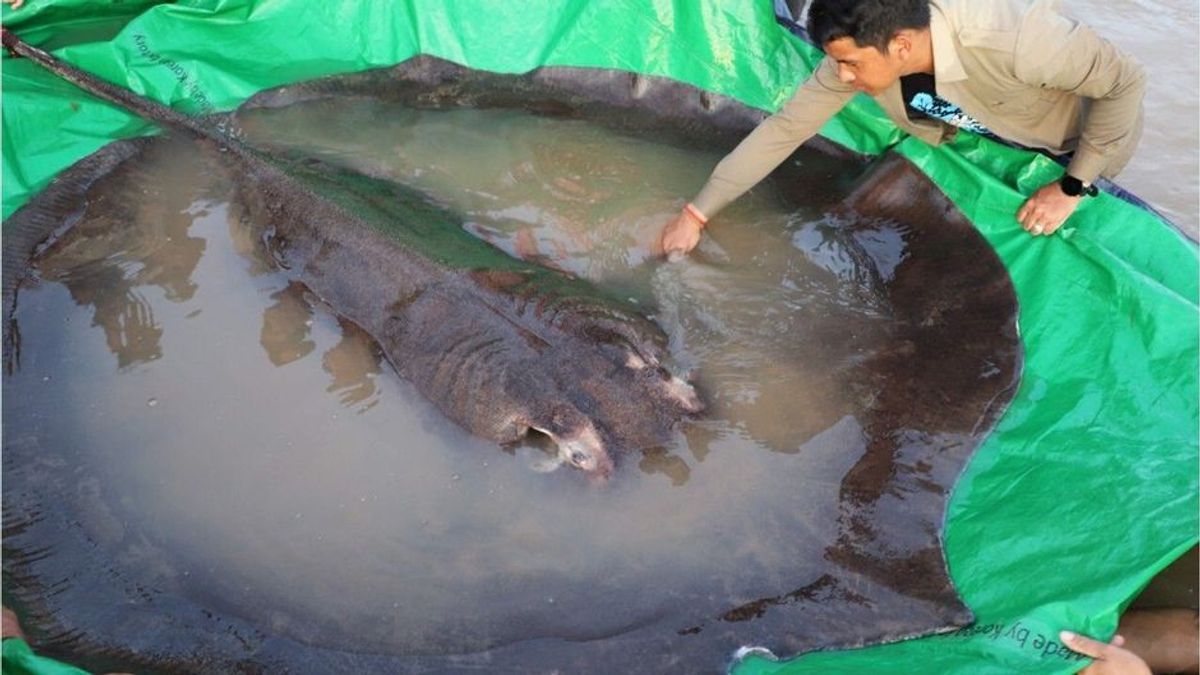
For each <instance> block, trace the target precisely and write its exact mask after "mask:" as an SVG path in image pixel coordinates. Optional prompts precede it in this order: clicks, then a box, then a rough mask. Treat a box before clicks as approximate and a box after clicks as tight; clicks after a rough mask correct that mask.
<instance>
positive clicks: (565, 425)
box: [530, 406, 613, 478]
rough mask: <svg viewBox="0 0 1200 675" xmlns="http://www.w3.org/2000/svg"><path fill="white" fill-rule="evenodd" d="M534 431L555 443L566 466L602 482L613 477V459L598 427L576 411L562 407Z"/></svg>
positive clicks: (533, 426) (534, 426)
mask: <svg viewBox="0 0 1200 675" xmlns="http://www.w3.org/2000/svg"><path fill="white" fill-rule="evenodd" d="M530 427H531V428H532V429H533V430H534V431H538V432H540V433H543V434H545V435H546V436H547V437H549V438H550V440H552V441H554V444H555V445H556V446H557V447H558V457H559V459H560V460H561V461H562V462H563V463H564V464H568V465H570V466H573V467H575V468H577V469H580V470H582V471H584V472H586V473H588V474H591V475H593V476H597V477H601V478H607V477H608V476H609V475H611V474H612V471H613V460H612V456H611V455H610V454H609V452H608V448H607V446H606V445H605V443H604V440H603V439H602V438H601V436H600V433H599V432H598V431H597V430H596V425H595V424H593V423H592V421H591V420H590V419H588V418H587V417H586V416H585V415H584V414H583V413H581V412H579V411H578V410H576V409H575V408H572V407H569V406H560V407H559V408H557V409H556V410H555V411H554V412H553V413H552V414H551V415H550V416H549V418H548V419H546V420H544V422H543V423H541V424H538V423H534V424H532V425H530Z"/></svg>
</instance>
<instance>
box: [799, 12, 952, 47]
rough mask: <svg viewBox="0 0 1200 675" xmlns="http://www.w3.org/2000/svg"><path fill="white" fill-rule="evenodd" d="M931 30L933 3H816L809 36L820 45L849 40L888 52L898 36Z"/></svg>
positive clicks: (812, 13) (810, 13)
mask: <svg viewBox="0 0 1200 675" xmlns="http://www.w3.org/2000/svg"><path fill="white" fill-rule="evenodd" d="M928 27H929V0H812V4H811V5H809V7H808V36H809V37H810V38H812V40H813V42H815V43H816V44H818V45H827V44H829V43H830V42H832V41H833V40H837V39H838V38H844V37H848V38H853V39H854V43H855V44H857V45H858V46H859V47H874V48H876V49H878V50H879V51H881V52H886V51H887V46H888V43H889V42H891V40H892V38H893V37H895V36H896V33H899V32H900V31H902V30H904V29H905V28H912V29H914V30H920V29H922V28H928Z"/></svg>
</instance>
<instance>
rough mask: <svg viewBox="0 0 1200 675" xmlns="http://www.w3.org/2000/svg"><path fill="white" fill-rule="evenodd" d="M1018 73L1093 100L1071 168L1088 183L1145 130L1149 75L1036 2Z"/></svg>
mask: <svg viewBox="0 0 1200 675" xmlns="http://www.w3.org/2000/svg"><path fill="white" fill-rule="evenodd" d="M1017 53H1018V58H1017V61H1016V75H1017V77H1018V78H1019V79H1020V80H1021V81H1023V82H1025V83H1027V84H1029V85H1032V86H1036V87H1043V88H1047V89H1056V90H1059V91H1064V92H1067V93H1070V94H1074V95H1076V96H1081V97H1084V98H1088V99H1091V105H1090V108H1088V109H1087V110H1086V113H1085V117H1084V119H1083V120H1082V126H1081V129H1080V136H1079V143H1078V147H1077V148H1076V149H1075V155H1074V157H1072V158H1071V163H1070V165H1069V166H1068V167H1067V172H1068V173H1070V174H1071V175H1072V176H1075V177H1076V178H1079V179H1080V180H1082V181H1084V182H1088V183H1091V182H1094V181H1095V180H1096V178H1097V177H1098V176H1100V175H1101V174H1104V175H1111V174H1112V173H1114V172H1115V169H1119V168H1120V167H1119V166H1116V167H1114V166H1112V164H1113V163H1114V161H1117V160H1118V159H1121V160H1123V159H1125V158H1128V156H1129V154H1131V152H1132V148H1131V147H1130V144H1132V143H1136V142H1137V140H1138V137H1139V136H1140V132H1141V123H1142V98H1143V96H1144V94H1145V91H1146V74H1145V72H1144V71H1143V70H1142V67H1141V66H1140V65H1139V64H1138V63H1137V62H1136V61H1134V60H1133V59H1132V58H1130V57H1129V56H1127V55H1126V54H1124V53H1122V52H1121V50H1119V49H1117V47H1116V46H1114V45H1113V44H1112V43H1110V42H1108V41H1107V40H1105V39H1103V38H1101V37H1100V36H1099V35H1097V34H1096V33H1095V32H1094V31H1092V29H1091V28H1088V27H1087V26H1085V25H1083V24H1082V23H1079V22H1078V21H1075V20H1073V19H1070V18H1067V17H1064V16H1062V15H1061V14H1059V13H1058V12H1057V11H1055V9H1054V6H1053V4H1051V3H1048V2H1044V3H1038V5H1036V6H1035V7H1034V8H1033V9H1031V11H1030V12H1029V13H1028V14H1027V15H1026V16H1025V19H1024V21H1023V22H1022V26H1021V33H1020V37H1019V38H1018V50H1017Z"/></svg>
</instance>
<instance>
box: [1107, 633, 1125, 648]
mask: <svg viewBox="0 0 1200 675" xmlns="http://www.w3.org/2000/svg"><path fill="white" fill-rule="evenodd" d="M1108 644H1110V645H1112V646H1114V647H1124V646H1125V636H1124V635H1114V636H1113V639H1111V640H1109V641H1108Z"/></svg>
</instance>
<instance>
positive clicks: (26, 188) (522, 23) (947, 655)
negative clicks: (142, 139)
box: [3, 0, 1200, 673]
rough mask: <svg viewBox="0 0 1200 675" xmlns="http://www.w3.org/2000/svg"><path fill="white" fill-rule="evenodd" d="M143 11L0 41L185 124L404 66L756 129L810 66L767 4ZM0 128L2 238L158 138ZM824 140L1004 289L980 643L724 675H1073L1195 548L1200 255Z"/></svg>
mask: <svg viewBox="0 0 1200 675" xmlns="http://www.w3.org/2000/svg"><path fill="white" fill-rule="evenodd" d="M151 5H153V3H145V2H134V3H127V2H119V1H114V2H111V3H102V2H82V1H80V0H60V1H48V2H39V1H38V0H30V2H28V3H27V4H26V6H25V7H24V8H22V9H21V10H18V11H16V12H13V11H11V10H9V9H8V8H7V6H6V7H5V10H4V20H5V24H6V25H7V26H8V27H9V28H11V29H13V30H16V31H17V32H18V33H19V34H21V35H22V37H24V38H26V39H28V40H30V41H31V42H33V43H35V44H37V43H40V44H42V45H45V46H49V47H59V48H58V49H57V50H56V53H57V54H58V55H59V56H61V57H62V58H65V59H66V60H68V61H71V62H73V63H76V64H78V65H80V66H81V67H83V68H85V69H87V70H89V71H92V72H95V73H97V74H99V75H101V76H102V77H105V78H108V79H110V80H112V81H115V82H118V83H120V84H123V85H125V86H128V87H130V88H131V89H133V90H135V91H138V92H141V93H144V94H146V95H148V96H150V97H151V98H154V99H157V100H159V101H164V102H167V103H170V104H171V105H173V106H175V107H177V108H178V109H180V110H183V111H186V112H190V113H204V112H212V111H220V110H227V109H230V108H232V107H234V106H236V105H237V104H238V103H240V102H241V101H242V100H244V99H245V98H246V97H248V96H249V95H251V94H253V93H255V92H257V91H259V90H262V89H265V88H268V87H273V86H278V85H281V84H285V83H288V82H294V81H299V80H306V79H311V78H315V77H320V76H323V75H329V74H334V73H344V72H352V71H358V70H363V69H367V68H374V67H381V66H387V65H391V64H394V63H397V62H399V61H402V60H404V59H406V58H409V57H411V56H413V55H416V54H419V53H425V54H431V55H435V56H439V57H442V58H446V59H449V60H452V61H455V62H458V63H462V64H464V65H467V66H470V67H473V68H477V69H482V70H490V71H495V72H504V73H517V72H524V71H527V70H530V69H533V68H536V67H538V66H541V65H564V66H593V67H602V68H618V69H624V70H630V71H634V72H639V73H643V74H651V75H661V76H666V77H671V78H674V79H678V80H682V81H686V82H688V83H691V84H693V85H696V86H699V87H701V88H704V89H707V90H710V91H714V92H718V93H721V94H726V95H729V96H733V97H735V98H738V99H739V100H741V101H743V102H745V103H747V104H749V105H753V106H756V107H760V108H763V109H766V110H773V109H775V108H777V107H778V106H779V105H781V104H782V103H783V101H784V100H786V98H787V97H788V96H789V95H790V94H791V93H792V91H793V90H794V89H795V87H796V85H797V84H798V82H799V81H800V80H801V79H802V78H803V77H804V75H805V74H806V73H807V72H809V71H810V70H811V68H812V66H813V65H814V64H815V63H816V61H817V60H818V59H819V58H820V56H821V55H820V53H819V51H817V50H815V49H814V48H813V47H811V46H810V45H807V44H805V43H803V42H802V41H801V40H798V39H797V38H795V37H794V36H792V35H790V34H789V33H788V32H787V31H786V30H785V29H783V28H782V27H780V26H779V25H778V24H777V23H776V22H775V20H774V17H773V15H772V12H771V6H770V3H768V2H761V3H737V4H731V3H727V2H720V1H719V0H701V1H698V0H687V1H686V2H685V1H683V0H608V1H606V2H581V1H578V0H539V1H538V2H537V3H496V2H488V1H487V0H453V1H451V0H406V1H405V2H376V3H310V2H303V1H301V0H270V1H266V0H264V1H258V2H255V1H253V0H229V1H223V0H213V1H211V2H203V1H196V2H188V3H180V4H175V5H156V6H151ZM130 17H134V18H132V20H129V21H128V23H127V24H126V20H127V19H129V18H130ZM122 26H123V27H122ZM3 113H4V114H3V143H4V145H3V156H4V162H3V165H4V173H3V180H4V183H3V200H4V202H3V211H4V216H5V217H6V218H7V216H8V215H9V214H11V213H12V212H13V211H14V210H15V209H16V208H19V207H20V205H21V204H23V203H24V202H25V201H26V200H27V199H28V198H29V197H30V196H31V195H32V194H34V193H36V192H37V191H38V190H39V189H41V188H42V187H44V186H45V185H46V184H47V183H48V182H49V180H50V179H51V178H52V177H53V176H54V174H55V173H57V172H58V171H60V170H62V169H63V168H65V167H66V166H68V165H70V164H71V163H72V162H74V161H76V160H78V159H79V158H81V157H83V156H85V155H87V154H88V153H90V152H92V151H94V150H96V149H97V148H99V147H101V146H102V145H104V144H105V143H107V142H109V141H110V140H112V139H116V138H123V137H129V136H134V135H139V134H148V133H154V131H155V130H154V129H153V127H151V126H150V125H148V124H146V123H144V122H142V121H141V120H138V119H134V118H132V117H131V116H129V115H128V114H126V113H124V112H121V111H118V110H116V109H114V108H112V107H110V106H108V105H107V104H104V103H100V102H98V101H96V100H94V99H92V98H91V97H89V96H87V95H85V94H83V93H81V92H79V91H78V90H75V89H74V88H73V87H71V86H70V85H67V84H65V83H62V82H60V81H57V80H55V79H54V78H53V77H52V76H51V75H49V74H48V73H45V72H43V71H41V70H39V69H37V68H36V67H35V66H34V65H32V64H29V63H24V62H21V61H14V60H12V59H7V58H6V59H5V60H4V62H3ZM822 133H823V134H824V135H825V136H826V137H828V138H830V139H831V140H834V141H836V142H838V143H841V144H843V145H846V146H848V147H850V148H852V149H854V150H857V151H860V152H864V153H878V152H881V151H884V150H885V149H887V148H889V147H892V148H893V151H895V152H900V153H902V154H903V155H905V156H906V157H908V158H909V159H910V160H912V161H913V162H914V163H916V164H917V165H918V166H919V167H920V168H921V169H922V170H923V171H925V172H926V173H927V174H928V175H929V176H930V177H931V178H932V179H933V180H934V181H935V182H936V183H937V184H938V185H939V186H940V187H941V188H942V189H943V190H944V191H945V192H946V194H947V195H948V196H949V197H950V198H951V199H952V200H953V201H954V202H955V203H956V204H957V205H958V206H959V208H961V209H962V210H963V211H964V212H965V213H966V214H967V215H968V216H969V217H970V218H971V219H972V221H973V222H974V223H975V225H976V226H977V227H978V228H979V230H980V232H981V233H982V234H983V235H984V236H985V237H986V238H987V240H988V241H989V242H990V243H991V244H992V246H993V247H995V249H996V251H997V252H998V253H999V255H1000V256H1001V258H1002V259H1003V260H1004V262H1005V264H1006V265H1007V267H1008V269H1009V272H1010V274H1011V275H1012V278H1013V282H1014V284H1015V286H1016V289H1017V293H1018V297H1019V299H1020V302H1021V315H1020V326H1021V331H1022V339H1023V340H1024V342H1025V350H1026V364H1025V374H1024V379H1023V382H1022V385H1021V389H1020V391H1019V392H1018V394H1017V396H1016V398H1015V399H1014V401H1013V403H1012V405H1011V407H1010V409H1009V410H1008V412H1007V414H1006V415H1005V416H1004V418H1003V419H1002V420H1001V422H1000V424H999V425H998V427H997V429H996V431H995V432H994V433H993V435H992V436H991V437H990V438H989V439H988V440H987V441H986V442H985V443H984V445H983V446H982V447H981V448H980V449H979V450H978V451H977V453H976V455H975V458H974V459H973V460H972V462H971V464H970V465H969V466H968V468H967V470H966V472H965V473H964V475H963V476H962V478H961V480H960V482H959V484H958V486H957V487H956V489H955V494H954V496H953V499H952V501H951V503H950V507H949V510H948V514H947V525H946V535H945V538H946V551H947V556H948V559H949V565H950V570H951V573H952V575H953V577H954V580H955V582H956V584H957V586H958V588H959V590H960V592H961V593H962V596H963V598H964V600H965V601H966V603H967V605H968V606H970V607H971V608H972V610H973V611H974V612H975V614H976V616H977V617H978V620H977V623H976V624H975V625H974V626H972V627H969V628H966V629H963V630H960V631H958V632H956V633H952V634H949V635H943V636H937V637H930V638H923V639H918V640H911V641H907V642H902V643H896V644H892V645H884V646H878V647H871V648H866V649H859V650H853V651H846V652H826V653H818V654H810V655H806V656H802V657H800V658H798V659H795V660H793V661H790V662H786V663H775V662H770V661H767V660H765V659H761V658H756V657H751V658H749V659H747V660H746V661H745V662H744V663H742V664H741V665H740V666H739V668H738V670H739V671H741V672H749V673H773V672H787V673H807V672H813V673H868V672H881V673H884V672H894V671H895V669H896V667H897V666H898V665H899V664H906V666H905V667H906V668H907V669H910V670H914V671H928V672H961V673H987V672H997V673H1008V672H1018V671H1019V672H1038V673H1068V672H1074V671H1075V670H1078V669H1079V667H1080V666H1081V661H1079V660H1076V659H1075V658H1074V657H1072V656H1070V655H1069V654H1068V653H1067V652H1066V650H1065V649H1063V648H1061V646H1060V645H1059V644H1058V641H1057V634H1058V631H1059V630H1060V629H1064V628H1070V629H1072V630H1076V631H1079V632H1082V633H1087V634H1092V635H1096V636H1099V637H1107V636H1109V635H1111V633H1112V632H1113V630H1114V628H1115V626H1116V622H1117V618H1118V616H1119V613H1120V610H1121V609H1122V608H1123V606H1124V605H1125V604H1126V603H1127V602H1128V601H1129V600H1130V599H1131V598H1132V597H1133V596H1134V595H1135V594H1136V592H1137V591H1138V590H1139V589H1140V588H1141V587H1142V586H1144V585H1145V584H1146V583H1147V582H1148V581H1149V579H1150V578H1151V577H1152V576H1153V575H1154V574H1155V573H1156V572H1157V571H1159V570H1160V569H1161V568H1162V567H1164V566H1165V565H1166V564H1168V563H1169V562H1170V561H1171V560H1172V559H1173V558H1175V557H1176V556H1178V555H1179V554H1180V553H1182V552H1183V551H1185V550H1186V549H1187V548H1189V547H1190V546H1192V545H1193V544H1194V543H1195V542H1196V540H1197V527H1198V523H1197V508H1196V495H1197V474H1198V467H1197V452H1198V448H1197V436H1196V430H1197V426H1198V423H1200V422H1198V413H1197V408H1198V403H1197V386H1198V385H1197V373H1198V372H1200V364H1198V363H1197V351H1198V349H1197V335H1198V331H1200V313H1198V289H1197V282H1198V279H1200V265H1198V261H1200V257H1198V255H1197V250H1196V246H1195V245H1194V244H1193V243H1191V242H1189V241H1187V240H1186V239H1184V238H1183V237H1182V236H1181V235H1180V234H1179V233H1178V232H1177V231H1175V230H1174V229H1173V228H1172V227H1171V226H1170V225H1169V224H1166V223H1164V222H1162V221H1161V220H1160V219H1159V218H1158V217H1157V216H1155V215H1154V214H1152V213H1150V212H1148V211H1145V210H1142V209H1139V208H1137V207H1135V206H1133V205H1131V204H1129V203H1127V202H1124V201H1121V200H1119V199H1117V198H1115V197H1112V196H1110V195H1101V196H1100V197H1099V198H1097V199H1091V200H1085V201H1084V203H1083V205H1082V206H1081V207H1080V209H1079V210H1078V211H1077V213H1076V214H1075V215H1074V216H1072V218H1071V220H1070V221H1069V222H1068V223H1067V225H1066V226H1065V227H1064V228H1063V229H1062V230H1061V231H1060V233H1059V234H1058V235H1056V236H1053V237H1046V238H1031V237H1030V236H1029V235H1027V234H1026V233H1025V232H1024V231H1023V230H1021V229H1020V228H1019V227H1018V225H1017V224H1016V222H1015V220H1014V219H1013V214H1014V213H1015V211H1016V209H1017V207H1018V206H1019V205H1020V204H1021V202H1022V201H1023V199H1024V196H1025V195H1028V194H1029V193H1031V192H1032V191H1033V190H1035V189H1036V188H1037V187H1040V186H1041V185H1043V184H1044V183H1046V182H1048V181H1049V180H1052V179H1053V178H1054V177H1056V176H1057V175H1058V174H1059V173H1060V172H1061V167H1059V166H1058V165H1057V164H1055V163H1054V162H1053V161H1051V160H1049V159H1048V158H1046V157H1043V156H1041V155H1038V154H1036V153H1033V152H1029V151H1025V150H1020V149H1016V148H1010V147H1005V146H1002V145H1000V144H997V143H994V142H992V141H988V140H986V139H981V138H978V137H975V136H972V135H969V134H960V135H959V138H958V139H957V140H955V141H954V142H953V143H951V144H949V145H947V146H943V147H939V148H931V147H929V146H927V145H924V144H923V143H921V142H920V141H917V140H915V139H911V138H905V137H903V135H902V134H900V133H899V132H898V131H897V130H896V129H895V128H894V127H893V126H892V125H891V124H890V123H889V122H888V121H887V120H886V118H884V117H883V115H882V113H881V112H880V111H879V110H878V108H877V107H876V106H875V105H874V103H873V102H871V101H870V100H869V99H866V98H865V97H859V98H858V99H856V100H855V101H854V102H853V103H852V104H851V105H850V106H849V107H848V108H847V110H846V111H844V112H843V113H842V114H841V115H839V116H838V117H837V118H836V119H834V120H833V121H831V122H830V123H829V124H828V125H827V126H826V127H825V129H824V130H823V132H822ZM697 187H699V186H697ZM686 196H687V195H681V197H686Z"/></svg>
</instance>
